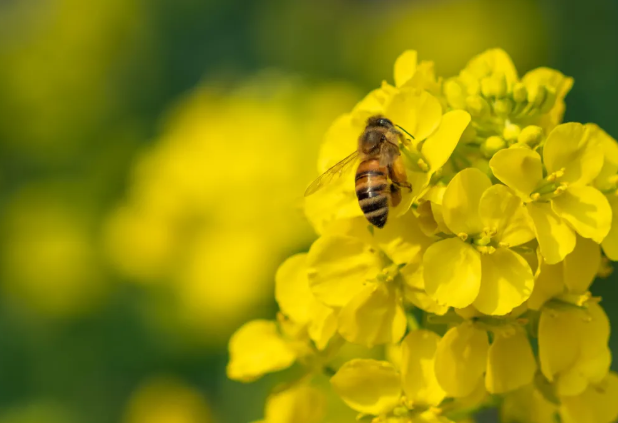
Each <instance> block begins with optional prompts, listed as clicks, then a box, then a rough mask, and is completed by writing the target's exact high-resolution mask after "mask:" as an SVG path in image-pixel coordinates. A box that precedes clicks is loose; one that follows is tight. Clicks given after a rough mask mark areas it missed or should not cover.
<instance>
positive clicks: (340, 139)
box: [304, 114, 363, 233]
mask: <svg viewBox="0 0 618 423" xmlns="http://www.w3.org/2000/svg"><path fill="white" fill-rule="evenodd" d="M362 131H363V126H362V125H360V126H359V125H357V124H355V123H354V122H353V119H352V115H351V114H345V115H342V116H340V117H339V118H337V119H336V120H335V122H333V124H332V125H331V127H330V128H329V129H328V131H327V132H326V135H325V137H324V142H323V143H322V145H321V147H320V154H319V157H318V169H317V172H316V175H315V176H316V177H317V176H318V175H320V174H322V173H323V172H325V171H326V170H327V169H329V168H330V167H332V166H333V165H334V164H336V163H337V162H339V161H340V160H342V159H343V158H345V157H347V156H348V155H349V154H350V153H352V152H354V151H355V150H356V148H357V145H356V144H357V142H358V136H359V135H360V134H361V133H362ZM355 171H356V168H355V166H354V165H351V166H348V168H347V169H345V170H344V172H343V173H342V174H341V175H340V176H339V177H336V178H334V179H333V180H332V181H331V182H330V183H329V184H328V185H327V186H325V187H324V188H323V189H321V190H320V191H319V192H317V193H315V194H314V195H311V196H309V197H305V199H304V202H305V207H304V211H305V215H306V216H307V219H308V220H309V222H311V224H312V225H313V227H314V228H315V229H316V231H317V232H318V233H322V232H323V230H324V227H325V226H327V225H328V224H329V223H331V222H332V221H334V220H338V219H346V218H351V217H355V216H362V211H361V209H360V207H359V206H358V200H357V199H356V195H355V187H354V172H355Z"/></svg>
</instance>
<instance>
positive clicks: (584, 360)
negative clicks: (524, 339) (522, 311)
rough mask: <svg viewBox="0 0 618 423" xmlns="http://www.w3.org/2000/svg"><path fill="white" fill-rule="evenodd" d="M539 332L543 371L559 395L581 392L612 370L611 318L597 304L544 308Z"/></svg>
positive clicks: (540, 358)
mask: <svg viewBox="0 0 618 423" xmlns="http://www.w3.org/2000/svg"><path fill="white" fill-rule="evenodd" d="M538 331H539V360H540V364H541V371H542V372H543V375H545V377H546V378H547V380H549V381H550V382H553V383H554V384H555V386H556V390H557V393H558V394H559V395H578V394H580V393H581V392H583V390H584V389H586V386H587V385H588V383H589V382H592V381H598V380H600V378H602V377H604V376H605V374H606V373H607V371H608V370H609V360H608V353H609V350H608V348H607V342H608V339H609V321H608V319H607V316H606V315H605V312H604V311H603V309H602V308H601V307H600V306H599V305H598V304H594V303H590V304H588V309H587V310H585V309H577V308H574V307H573V308H569V309H565V310H555V309H550V308H547V307H545V308H544V309H543V310H542V311H541V318H540V321H539V329H538Z"/></svg>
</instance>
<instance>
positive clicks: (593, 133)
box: [584, 123, 618, 191]
mask: <svg viewBox="0 0 618 423" xmlns="http://www.w3.org/2000/svg"><path fill="white" fill-rule="evenodd" d="M584 126H586V127H587V128H588V130H589V131H590V138H591V142H592V143H593V144H595V143H596V144H597V145H598V146H599V148H600V149H601V150H602V151H603V167H602V168H601V172H600V173H599V175H598V176H597V177H596V179H595V180H594V185H595V186H596V187H597V188H598V189H599V190H601V191H605V190H611V189H615V188H616V183H615V182H613V180H612V179H613V178H612V177H613V176H614V175H616V173H618V142H616V140H615V139H613V138H612V137H610V136H609V134H608V133H607V132H605V131H604V130H602V129H601V128H599V126H598V125H595V124H593V123H587V124H586V125H584Z"/></svg>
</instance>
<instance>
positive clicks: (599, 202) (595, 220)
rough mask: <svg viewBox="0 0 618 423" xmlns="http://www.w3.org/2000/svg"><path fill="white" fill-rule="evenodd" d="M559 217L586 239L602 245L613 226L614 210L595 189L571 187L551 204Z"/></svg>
mask: <svg viewBox="0 0 618 423" xmlns="http://www.w3.org/2000/svg"><path fill="white" fill-rule="evenodd" d="M551 204H552V208H553V210H554V211H555V212H556V214H557V215H559V216H560V217H562V218H563V219H564V220H566V221H567V222H569V223H570V224H571V226H572V227H573V229H575V231H577V233H578V234H580V235H581V236H583V237H584V238H591V239H593V240H594V241H595V242H596V243H597V244H600V243H601V242H602V241H603V239H604V238H605V237H606V236H607V234H608V233H609V229H610V228H611V224H612V208H611V206H610V205H609V202H608V201H607V198H605V196H604V195H603V194H601V192H600V191H599V190H598V189H596V188H593V187H579V186H578V187H570V188H569V189H567V190H566V191H565V192H564V193H562V194H561V195H559V196H558V197H556V198H554V199H553V200H552V202H551Z"/></svg>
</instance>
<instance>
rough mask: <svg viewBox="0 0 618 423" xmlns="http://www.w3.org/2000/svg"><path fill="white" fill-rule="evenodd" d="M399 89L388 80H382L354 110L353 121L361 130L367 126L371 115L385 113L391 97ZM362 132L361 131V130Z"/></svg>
mask: <svg viewBox="0 0 618 423" xmlns="http://www.w3.org/2000/svg"><path fill="white" fill-rule="evenodd" d="M397 92H398V90H397V89H396V88H395V87H393V86H392V85H390V84H388V83H387V82H386V81H383V82H382V86H381V87H380V88H376V89H375V90H373V91H371V92H369V94H367V95H366V96H365V97H364V98H363V99H362V100H361V101H359V102H358V104H357V105H356V106H354V109H353V110H352V121H353V123H354V124H355V125H358V126H359V127H360V128H361V130H362V129H363V128H364V127H365V125H366V123H367V119H368V118H369V117H370V116H375V115H383V114H384V110H385V107H386V105H387V104H388V102H389V101H390V99H391V98H392V96H393V95H395V94H396V93H397ZM359 134H360V132H359Z"/></svg>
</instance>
